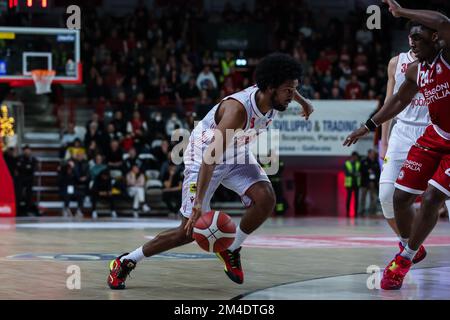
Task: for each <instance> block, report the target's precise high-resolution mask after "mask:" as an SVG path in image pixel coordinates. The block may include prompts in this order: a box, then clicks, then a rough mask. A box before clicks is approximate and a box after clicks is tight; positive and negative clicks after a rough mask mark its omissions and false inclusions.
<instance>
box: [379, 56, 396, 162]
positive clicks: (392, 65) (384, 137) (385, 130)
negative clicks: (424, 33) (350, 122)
mask: <svg viewBox="0 0 450 320" xmlns="http://www.w3.org/2000/svg"><path fill="white" fill-rule="evenodd" d="M397 63H398V56H395V57H393V58H392V59H391V60H390V61H389V65H388V82H387V89H386V99H385V100H384V103H386V101H387V100H388V99H389V98H390V97H392V95H393V94H394V86H395V69H396V68H397ZM391 124H392V119H391V120H388V121H386V122H383V124H382V125H381V145H380V158H381V159H384V157H385V156H386V151H387V148H388V142H389V135H390V130H391Z"/></svg>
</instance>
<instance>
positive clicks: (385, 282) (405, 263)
mask: <svg viewBox="0 0 450 320" xmlns="http://www.w3.org/2000/svg"><path fill="white" fill-rule="evenodd" d="M411 266H412V261H411V260H408V259H406V258H404V257H402V256H401V255H399V254H398V255H396V256H395V258H394V260H392V261H391V262H390V263H389V264H388V266H387V267H386V269H384V272H383V279H381V288H382V289H384V290H398V289H400V288H401V287H402V284H403V279H405V276H406V274H407V273H408V271H409V269H410V268H411Z"/></svg>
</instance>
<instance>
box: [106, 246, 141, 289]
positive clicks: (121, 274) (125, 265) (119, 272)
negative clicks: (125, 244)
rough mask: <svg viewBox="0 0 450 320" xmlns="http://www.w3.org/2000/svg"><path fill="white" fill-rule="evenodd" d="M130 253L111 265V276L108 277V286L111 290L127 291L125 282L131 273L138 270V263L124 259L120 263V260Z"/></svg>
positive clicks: (118, 258) (113, 261) (115, 260)
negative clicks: (135, 269)
mask: <svg viewBox="0 0 450 320" xmlns="http://www.w3.org/2000/svg"><path fill="white" fill-rule="evenodd" d="M127 254H128V253H124V254H122V255H120V256H119V257H117V258H116V259H114V260H112V261H111V262H110V264H109V270H110V273H109V276H108V280H107V282H108V285H109V287H110V288H111V289H114V290H121V289H125V280H126V279H127V276H128V275H129V274H130V272H131V271H132V270H133V269H134V268H136V261H134V260H131V259H124V260H123V261H120V258H122V257H123V256H126V255H127Z"/></svg>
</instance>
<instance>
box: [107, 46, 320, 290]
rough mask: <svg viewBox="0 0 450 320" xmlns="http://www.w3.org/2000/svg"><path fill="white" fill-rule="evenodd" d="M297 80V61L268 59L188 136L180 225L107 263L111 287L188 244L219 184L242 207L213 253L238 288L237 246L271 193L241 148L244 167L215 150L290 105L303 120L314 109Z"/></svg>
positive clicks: (262, 215)
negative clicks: (228, 241)
mask: <svg viewBox="0 0 450 320" xmlns="http://www.w3.org/2000/svg"><path fill="white" fill-rule="evenodd" d="M300 76H301V66H300V64H299V63H298V62H297V61H296V60H294V59H293V58H292V57H290V56H288V55H285V54H278V53H277V54H271V55H269V56H267V57H265V58H264V59H263V60H262V61H261V62H260V63H259V65H258V66H257V68H256V85H255V86H252V87H249V88H247V89H245V90H243V91H241V92H238V93H235V94H233V95H231V96H228V97H226V98H224V99H223V100H222V101H221V102H220V103H218V104H217V105H215V106H214V107H213V108H212V109H211V110H210V111H209V113H208V114H207V115H206V116H205V118H203V120H202V121H201V122H200V123H199V124H198V125H197V126H196V127H195V128H194V130H193V132H192V133H191V135H190V138H189V147H188V149H187V150H186V151H185V153H184V162H185V172H184V176H185V177H184V181H183V191H182V206H181V208H180V212H181V214H182V216H183V218H182V222H181V225H180V226H179V227H178V228H176V229H171V230H167V231H164V232H162V233H160V234H159V235H158V236H156V237H155V238H154V239H152V240H151V241H149V242H147V243H146V244H144V245H143V246H142V247H139V248H138V249H136V250H135V251H133V252H131V253H129V254H127V253H126V254H123V255H121V256H119V257H117V258H116V259H115V260H113V261H111V264H110V269H111V270H110V275H109V277H108V285H109V287H110V288H112V289H124V288H125V280H126V277H127V275H128V274H129V273H130V271H131V270H133V269H134V268H135V266H136V264H137V263H138V262H139V261H141V260H142V259H144V258H145V257H150V256H153V255H155V254H158V253H160V252H163V251H167V250H170V249H172V248H175V247H178V246H181V245H184V244H187V243H190V242H192V241H193V238H192V228H193V226H194V224H195V222H196V221H197V219H198V218H199V217H200V216H201V214H202V213H203V212H206V211H208V210H210V200H211V198H212V196H213V194H214V192H215V190H216V189H217V187H218V186H219V185H220V184H222V185H224V186H225V187H227V188H228V189H231V190H233V191H234V192H236V193H238V194H239V195H240V196H241V197H242V201H243V203H244V204H245V205H246V206H247V209H246V211H245V214H244V216H243V217H242V219H241V221H240V224H239V226H238V227H237V230H236V237H235V241H234V242H233V244H232V245H231V246H230V247H229V248H228V250H225V251H223V252H220V253H218V256H219V258H220V259H221V260H222V261H223V262H224V264H225V273H226V274H227V275H228V277H229V278H230V279H231V280H232V281H234V282H236V283H239V284H241V283H243V281H244V273H243V270H242V267H241V261H240V250H241V245H242V243H243V242H244V240H245V239H246V238H247V236H248V235H249V234H250V233H252V232H253V231H254V230H256V229H257V228H258V227H259V226H260V225H261V224H262V223H263V222H264V221H265V220H266V219H267V218H268V216H269V215H270V214H271V213H272V212H273V209H274V205H275V194H274V191H273V189H272V186H271V184H270V182H269V179H268V177H267V175H266V173H265V172H264V170H263V169H262V168H261V166H260V165H259V164H258V163H257V161H256V159H255V158H254V156H253V155H252V153H251V152H249V149H248V146H246V145H245V143H244V146H243V147H239V150H240V152H238V154H239V156H240V158H242V155H243V156H244V157H246V158H245V159H248V160H247V161H246V162H245V164H227V163H220V159H222V156H223V152H221V151H220V150H227V151H228V146H230V147H232V146H231V144H232V143H233V142H236V143H239V141H244V142H245V141H247V140H248V139H246V138H245V136H244V139H243V140H242V139H239V141H236V140H235V139H236V137H231V139H229V138H228V136H227V133H226V130H239V129H242V130H243V133H244V134H246V133H248V134H249V135H251V134H252V132H255V131H258V130H264V129H266V128H267V127H268V126H269V124H270V123H271V122H272V120H273V118H274V117H275V116H276V114H277V112H278V111H284V110H286V108H287V107H288V104H289V103H290V102H291V101H292V100H296V101H297V102H299V103H300V105H301V106H302V108H303V116H305V118H306V119H308V117H309V115H310V114H311V112H312V111H313V108H312V106H311V104H310V103H309V102H308V101H307V100H305V99H304V98H303V97H302V96H301V95H300V94H299V93H298V92H297V90H296V88H297V86H298V83H299V79H300ZM241 133H242V131H241ZM241 138H242V136H241ZM233 145H234V144H233ZM238 163H239V162H238Z"/></svg>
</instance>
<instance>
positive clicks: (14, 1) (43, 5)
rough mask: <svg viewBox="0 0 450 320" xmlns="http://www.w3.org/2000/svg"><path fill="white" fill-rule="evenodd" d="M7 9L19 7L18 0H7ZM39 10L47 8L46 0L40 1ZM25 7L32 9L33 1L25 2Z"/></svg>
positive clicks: (27, 0)
mask: <svg viewBox="0 0 450 320" xmlns="http://www.w3.org/2000/svg"><path fill="white" fill-rule="evenodd" d="M8 2H9V8H15V7H18V6H19V0H9V1H8ZM40 3H41V4H40V6H41V8H47V7H48V1H47V0H41V1H40ZM26 5H27V7H28V8H31V7H33V0H26Z"/></svg>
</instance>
